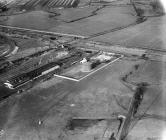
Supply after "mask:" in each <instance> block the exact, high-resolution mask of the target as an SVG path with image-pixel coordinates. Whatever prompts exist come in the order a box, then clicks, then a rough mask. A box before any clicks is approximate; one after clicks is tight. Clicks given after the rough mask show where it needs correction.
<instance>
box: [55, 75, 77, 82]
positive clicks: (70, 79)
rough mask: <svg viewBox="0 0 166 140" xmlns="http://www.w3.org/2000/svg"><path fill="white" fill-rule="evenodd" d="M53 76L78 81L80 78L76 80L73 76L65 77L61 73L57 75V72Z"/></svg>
mask: <svg viewBox="0 0 166 140" xmlns="http://www.w3.org/2000/svg"><path fill="white" fill-rule="evenodd" d="M54 76H56V77H60V78H63V79H67V80H71V81H76V82H79V81H80V80H77V79H75V78H70V77H66V76H62V75H57V74H54Z"/></svg>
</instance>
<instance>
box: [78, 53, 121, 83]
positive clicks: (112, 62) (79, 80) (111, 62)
mask: <svg viewBox="0 0 166 140" xmlns="http://www.w3.org/2000/svg"><path fill="white" fill-rule="evenodd" d="M123 57H124V56H121V57H119V58H117V59H115V60H113V61H111V62H109V63H108V64H106V65H104V66H102V67H100V68H99V69H96V70H94V71H92V72H91V73H89V74H88V75H86V76H84V77H82V78H80V79H79V81H81V80H83V79H85V78H87V77H88V76H90V75H92V74H94V73H95V72H97V71H99V70H101V69H103V68H105V67H107V66H108V65H110V64H112V63H114V62H115V61H117V60H119V59H121V58H123Z"/></svg>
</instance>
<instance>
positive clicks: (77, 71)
mask: <svg viewBox="0 0 166 140" xmlns="http://www.w3.org/2000/svg"><path fill="white" fill-rule="evenodd" d="M81 6H82V5H81ZM52 12H55V13H59V15H58V16H53V17H50V13H48V12H46V11H42V10H35V11H31V12H28V13H24V14H20V15H13V16H11V17H8V19H7V20H5V21H3V22H1V24H3V25H10V26H17V27H22V28H29V29H36V30H42V31H52V32H60V33H68V34H76V35H82V36H85V38H84V39H78V40H76V41H75V42H74V43H73V44H72V43H71V44H72V45H73V47H76V48H77V49H78V48H80V47H81V48H84V49H87V50H88V49H90V47H91V48H92V49H96V50H100V51H101V50H102V51H106V50H107V51H108V52H111V51H115V52H114V53H116V54H121V56H123V57H120V58H119V57H116V58H113V59H111V61H110V62H108V63H104V64H101V65H99V66H98V67H96V68H95V69H93V70H90V69H88V63H85V65H84V66H85V67H82V64H81V63H76V64H75V61H73V63H74V65H73V66H71V67H70V68H68V69H66V70H64V71H63V73H62V74H57V75H54V76H53V77H52V78H51V79H47V80H45V81H42V82H39V83H38V84H36V85H35V86H33V87H32V88H30V89H28V90H26V91H23V92H22V93H20V94H18V93H17V94H14V95H12V96H11V97H9V98H7V99H5V100H4V101H2V102H0V139H2V140H108V139H109V138H110V136H111V134H112V133H115V135H116V137H117V134H119V132H120V129H119V127H120V124H121V122H120V121H119V119H118V116H119V115H121V116H124V117H125V116H127V114H128V112H129V108H130V105H131V102H132V100H133V97H134V95H135V94H136V92H137V87H138V86H139V84H142V83H144V84H145V85H146V90H145V91H144V93H143V97H142V101H141V103H140V105H139V107H138V109H137V110H136V112H135V114H134V116H133V118H132V119H131V120H130V121H131V123H130V126H129V131H128V133H127V137H126V139H127V140H163V139H162V133H163V131H164V130H165V129H166V125H165V121H166V111H165V107H166V104H165V102H166V96H165V90H166V89H165V88H166V86H165V83H166V74H165V72H166V64H165V62H166V57H165V51H166V48H165V34H166V30H165V29H166V26H165V22H166V16H165V15H164V16H156V15H155V14H154V12H152V13H150V14H151V15H153V16H151V15H150V17H149V11H148V12H146V15H147V14H148V16H146V17H144V20H141V22H138V21H139V20H140V18H138V17H137V16H136V15H135V12H134V9H133V7H132V6H131V5H126V2H125V3H122V1H119V2H113V3H106V2H105V3H93V4H92V5H89V6H85V7H77V8H72V9H54V10H53V11H52ZM13 39H14V40H15V41H16V42H17V43H18V46H19V51H18V53H17V54H15V55H13V56H11V57H9V58H8V61H11V60H14V59H18V58H20V57H22V56H25V55H29V54H31V53H34V52H37V51H39V50H43V49H48V48H49V47H50V46H49V47H48V44H49V43H50V42H48V40H45V42H43V41H42V40H40V39H32V38H31V39H28V40H27V39H20V38H17V39H16V38H13ZM68 39H69V41H70V39H71V38H70V37H69V38H68ZM60 40H61V41H62V40H63V41H64V40H65V37H64V38H63V37H62V38H61V39H60ZM54 41H55V42H56V40H54ZM63 41H62V42H63ZM88 41H91V42H94V41H96V42H100V43H101V44H102V43H103V44H107V46H104V45H103V46H102V45H97V43H96V44H94V46H93V47H92V44H91V45H89V46H88V43H89V42H88ZM55 42H54V44H52V46H51V47H53V48H56V47H55V46H56V43H57V42H56V43H55ZM66 42H68V41H66ZM82 42H84V43H82ZM50 44H51V43H50ZM71 44H70V45H71ZM58 45H59V46H61V47H62V48H63V49H64V50H66V48H65V47H66V46H65V45H66V44H65V45H64V46H65V47H64V46H63V45H62V44H61V43H59V44H58ZM67 45H68V44H67ZM67 47H68V46H67ZM70 49H71V50H72V49H73V48H69V50H70ZM118 51H119V52H118ZM75 52H76V51H75ZM43 56H44V57H43V58H44V59H43V60H42V63H47V60H48V59H49V58H50V57H51V55H50V54H49V53H48V54H44V55H43ZM81 57H82V56H81ZM81 57H79V58H77V60H79V59H80V58H81ZM117 59H118V60H117ZM39 60H40V58H37V59H29V60H28V61H26V62H25V63H26V64H25V63H24V64H25V66H26V67H23V68H22V69H21V70H20V71H26V70H28V66H29V64H30V63H37V62H38V61H39ZM114 60H115V61H114ZM28 62H29V63H28ZM86 64H87V65H86ZM86 66H87V67H86ZM12 71H14V70H11V73H12ZM18 71H19V70H18ZM13 73H15V72H13ZM8 76H10V74H9V75H8ZM0 88H1V87H0ZM2 92H4V91H3V90H1V91H0V93H2ZM2 94H3V93H2Z"/></svg>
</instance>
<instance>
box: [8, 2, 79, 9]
mask: <svg viewBox="0 0 166 140" xmlns="http://www.w3.org/2000/svg"><path fill="white" fill-rule="evenodd" d="M79 2H80V0H10V1H9V2H6V5H7V7H16V6H18V5H19V6H20V5H21V8H22V9H27V10H28V9H32V8H35V7H37V6H40V7H44V8H56V7H64V8H71V7H76V6H77V5H78V4H79Z"/></svg>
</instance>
